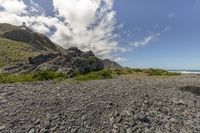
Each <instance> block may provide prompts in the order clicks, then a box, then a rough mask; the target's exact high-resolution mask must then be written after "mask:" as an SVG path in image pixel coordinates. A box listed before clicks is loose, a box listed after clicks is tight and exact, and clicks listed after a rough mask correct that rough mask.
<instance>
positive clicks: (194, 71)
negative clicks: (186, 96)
mask: <svg viewBox="0 0 200 133" xmlns="http://www.w3.org/2000/svg"><path fill="white" fill-rule="evenodd" d="M168 71H169V72H177V73H183V74H200V70H168Z"/></svg>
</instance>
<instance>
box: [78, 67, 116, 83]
mask: <svg viewBox="0 0 200 133" xmlns="http://www.w3.org/2000/svg"><path fill="white" fill-rule="evenodd" d="M111 78H113V73H112V71H111V70H108V69H104V70H101V71H96V72H90V73H87V74H84V75H76V76H75V77H74V79H75V80H78V81H89V80H99V79H111Z"/></svg>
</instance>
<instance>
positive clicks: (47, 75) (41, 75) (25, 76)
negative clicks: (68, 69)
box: [0, 70, 67, 83]
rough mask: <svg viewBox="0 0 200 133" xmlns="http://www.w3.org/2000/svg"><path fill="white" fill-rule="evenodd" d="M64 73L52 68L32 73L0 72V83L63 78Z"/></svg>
mask: <svg viewBox="0 0 200 133" xmlns="http://www.w3.org/2000/svg"><path fill="white" fill-rule="evenodd" d="M66 78H67V77H66V75H65V74H63V73H57V72H55V71H52V70H45V71H37V72H34V73H21V74H0V83H18V82H20V83H21V82H32V81H45V80H64V79H66Z"/></svg>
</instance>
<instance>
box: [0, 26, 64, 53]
mask: <svg viewBox="0 0 200 133" xmlns="http://www.w3.org/2000/svg"><path fill="white" fill-rule="evenodd" d="M0 37H2V38H6V39H10V40H14V41H19V42H24V43H26V44H29V45H30V46H31V47H32V49H34V50H35V51H51V52H62V51H64V49H63V48H61V47H59V46H58V45H56V44H54V43H53V42H52V41H51V40H50V39H49V38H48V37H46V36H45V35H43V34H40V33H36V32H33V31H32V30H31V29H29V28H28V27H26V26H13V25H10V24H0Z"/></svg>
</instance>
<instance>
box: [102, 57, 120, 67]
mask: <svg viewBox="0 0 200 133" xmlns="http://www.w3.org/2000/svg"><path fill="white" fill-rule="evenodd" d="M102 62H103V64H104V67H105V68H110V69H121V68H122V66H121V65H119V64H118V63H117V62H114V61H111V60H109V59H104V60H102Z"/></svg>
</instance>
